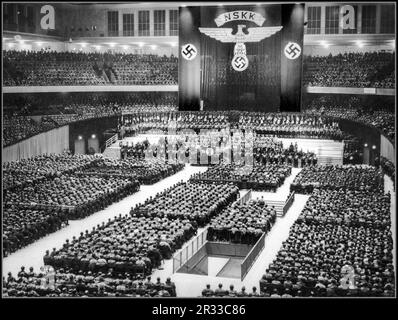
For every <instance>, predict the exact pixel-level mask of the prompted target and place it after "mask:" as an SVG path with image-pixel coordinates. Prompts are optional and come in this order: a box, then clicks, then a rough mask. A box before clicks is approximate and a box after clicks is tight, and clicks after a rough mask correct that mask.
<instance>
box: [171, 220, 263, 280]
mask: <svg viewBox="0 0 398 320" xmlns="http://www.w3.org/2000/svg"><path fill="white" fill-rule="evenodd" d="M265 235H266V234H265V233H264V234H263V235H262V236H261V237H260V239H259V240H258V241H257V242H256V243H255V244H254V245H248V244H241V243H230V242H214V241H207V240H206V236H207V228H206V229H204V230H203V232H201V233H200V234H199V235H197V236H196V237H195V238H194V239H192V240H191V241H190V242H188V243H187V245H185V246H184V247H183V248H182V249H181V250H179V251H178V252H177V253H175V254H174V256H173V273H176V272H177V273H188V274H195V275H203V276H212V277H223V278H235V279H240V280H241V281H243V279H244V278H245V276H246V275H247V273H248V272H249V270H250V268H251V267H252V265H253V264H254V263H255V261H256V259H257V257H258V256H259V255H260V253H261V252H262V250H263V249H264V240H265Z"/></svg>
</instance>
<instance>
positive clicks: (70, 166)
mask: <svg viewBox="0 0 398 320" xmlns="http://www.w3.org/2000/svg"><path fill="white" fill-rule="evenodd" d="M99 159H100V157H98V156H94V155H79V154H76V155H72V154H71V153H70V152H69V151H65V152H63V153H60V154H42V155H39V156H36V157H32V158H28V159H21V160H18V161H11V162H4V163H3V189H11V188H16V187H23V186H25V185H27V184H29V183H33V182H38V181H42V180H45V179H47V178H52V177H55V176H57V175H58V176H59V175H61V174H64V173H65V174H66V173H73V172H75V171H76V170H79V169H87V168H88V167H90V166H92V165H94V164H95V163H96V162H98V161H99Z"/></svg>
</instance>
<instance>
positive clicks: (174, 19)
mask: <svg viewBox="0 0 398 320" xmlns="http://www.w3.org/2000/svg"><path fill="white" fill-rule="evenodd" d="M170 35H171V36H178V10H170Z"/></svg>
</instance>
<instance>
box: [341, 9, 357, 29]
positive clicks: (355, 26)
mask: <svg viewBox="0 0 398 320" xmlns="http://www.w3.org/2000/svg"><path fill="white" fill-rule="evenodd" d="M352 7H353V8H354V17H355V18H354V19H355V23H354V29H343V33H344V34H350V33H351V34H352V33H358V6H352Z"/></svg>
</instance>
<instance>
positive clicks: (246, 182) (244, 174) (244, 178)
mask: <svg viewBox="0 0 398 320" xmlns="http://www.w3.org/2000/svg"><path fill="white" fill-rule="evenodd" d="M291 171H292V167H291V166H288V165H282V164H268V165H266V166H259V165H254V166H250V165H248V166H237V165H234V164H225V163H221V164H219V165H215V166H212V167H209V169H208V170H207V171H205V172H203V173H197V174H194V175H192V177H191V181H201V182H209V183H211V182H228V183H234V184H236V185H239V187H240V188H243V189H247V188H250V189H253V190H267V191H276V189H277V188H278V187H280V186H281V185H282V184H283V182H284V181H285V179H286V177H288V176H289V175H290V174H291Z"/></svg>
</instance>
